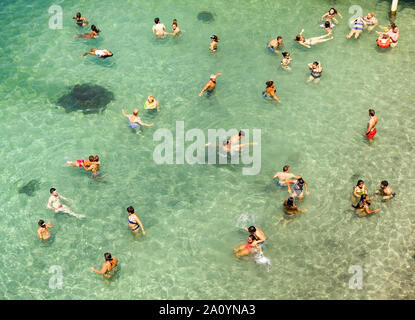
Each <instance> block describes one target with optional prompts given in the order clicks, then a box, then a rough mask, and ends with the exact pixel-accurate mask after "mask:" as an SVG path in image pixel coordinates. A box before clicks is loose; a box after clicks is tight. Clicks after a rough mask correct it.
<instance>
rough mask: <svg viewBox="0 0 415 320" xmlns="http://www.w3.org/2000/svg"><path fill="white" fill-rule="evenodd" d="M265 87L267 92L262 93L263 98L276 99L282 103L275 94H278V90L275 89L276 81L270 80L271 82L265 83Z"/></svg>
mask: <svg viewBox="0 0 415 320" xmlns="http://www.w3.org/2000/svg"><path fill="white" fill-rule="evenodd" d="M265 85H266V86H267V87H266V88H265V91H263V92H262V96H263V97H264V98H266V99H274V100H277V101H278V102H281V100H280V98H278V97H277V95H276V94H275V92H277V89H276V88H275V84H274V81H272V79H269V81H267V82H265Z"/></svg>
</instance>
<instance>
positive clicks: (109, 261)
mask: <svg viewBox="0 0 415 320" xmlns="http://www.w3.org/2000/svg"><path fill="white" fill-rule="evenodd" d="M104 258H105V262H104V263H103V264H102V266H101V270H97V269H95V268H94V267H91V270H92V271H94V272H96V273H98V274H103V275H104V277H105V278H107V279H109V278H111V277H112V276H113V275H114V274H115V272H116V271H117V264H118V259H117V258H116V257H113V256H111V253H109V252H106V253H104Z"/></svg>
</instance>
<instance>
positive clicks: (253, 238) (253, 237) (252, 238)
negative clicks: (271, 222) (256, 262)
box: [248, 234, 256, 241]
mask: <svg viewBox="0 0 415 320" xmlns="http://www.w3.org/2000/svg"><path fill="white" fill-rule="evenodd" d="M248 238H251V240H252V241H255V240H256V238H255V236H254V235H253V234H251V235H249V237H248Z"/></svg>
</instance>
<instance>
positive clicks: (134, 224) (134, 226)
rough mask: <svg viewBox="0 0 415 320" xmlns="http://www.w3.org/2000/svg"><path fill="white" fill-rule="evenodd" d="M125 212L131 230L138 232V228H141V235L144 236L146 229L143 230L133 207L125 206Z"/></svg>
mask: <svg viewBox="0 0 415 320" xmlns="http://www.w3.org/2000/svg"><path fill="white" fill-rule="evenodd" d="M127 213H128V226H129V227H130V228H131V231H132V232H133V233H134V234H139V233H140V229H141V230H142V232H143V236H145V235H146V231H145V230H144V226H143V224H142V222H141V220H140V219H139V218H138V217H137V214H136V213H135V211H134V208H133V207H131V206H129V207H128V208H127Z"/></svg>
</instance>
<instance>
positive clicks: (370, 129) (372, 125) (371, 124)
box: [365, 109, 378, 143]
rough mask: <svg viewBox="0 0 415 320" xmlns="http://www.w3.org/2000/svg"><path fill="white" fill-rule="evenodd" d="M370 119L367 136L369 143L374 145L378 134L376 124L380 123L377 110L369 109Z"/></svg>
mask: <svg viewBox="0 0 415 320" xmlns="http://www.w3.org/2000/svg"><path fill="white" fill-rule="evenodd" d="M369 117H370V119H369V121H368V123H367V130H366V133H365V136H366V137H367V138H368V140H369V143H372V142H373V138H374V136H375V134H376V124H377V123H378V117H376V116H375V110H373V109H369Z"/></svg>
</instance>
